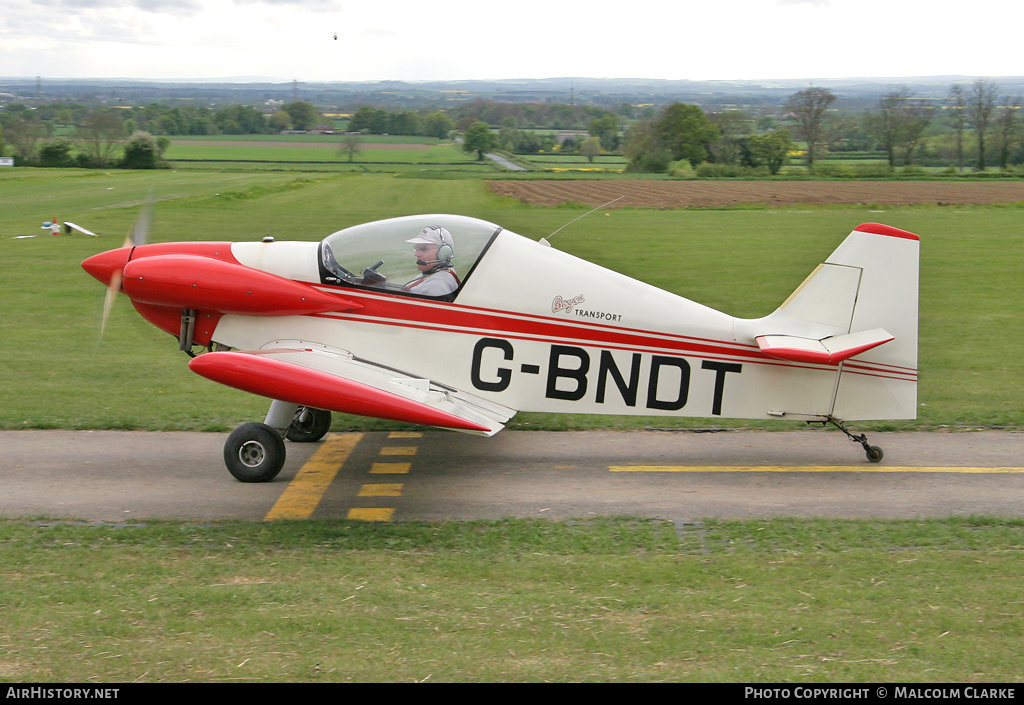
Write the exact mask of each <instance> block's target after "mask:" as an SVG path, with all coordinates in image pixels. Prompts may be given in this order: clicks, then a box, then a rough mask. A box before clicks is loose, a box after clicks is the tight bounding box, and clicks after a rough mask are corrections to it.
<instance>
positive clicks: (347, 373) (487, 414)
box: [188, 340, 516, 436]
mask: <svg viewBox="0 0 1024 705" xmlns="http://www.w3.org/2000/svg"><path fill="white" fill-rule="evenodd" d="M188 366H189V368H190V369H191V370H192V371H193V372H195V373H197V374H199V375H201V376H203V377H206V378H207V379H210V380H213V381H214V382H219V383H220V384H224V385H227V386H229V387H234V388H235V389H241V390H243V391H246V392H251V393H253V394H259V395H260V396H264V397H269V398H271V399H278V400H281V401H286V402H291V403H294V404H302V405H303V406H310V407H313V408H317V409H325V410H328V411H338V412H341V413H346V414H358V415H360V416H374V417H378V418H383V419H392V420H395V421H406V422H410V423H416V424H424V425H427V426H439V427H441V428H447V429H451V430H455V431H463V432H466V433H474V434H478V435H485V436H492V435H494V434H495V433H497V432H498V431H500V430H501V429H502V428H504V424H505V422H506V421H508V420H509V419H510V418H512V416H514V415H515V413H516V410H515V409H510V408H508V407H505V406H501V405H500V404H495V403H493V402H490V401H487V400H484V399H481V398H479V397H476V396H474V395H471V394H467V393H465V392H461V391H459V390H457V389H453V388H451V387H448V386H445V385H441V384H437V383H435V382H431V381H430V380H427V379H421V378H417V377H415V376H413V375H409V374H405V373H403V372H399V371H396V370H391V369H388V368H385V367H381V366H379V365H374V364H372V363H370V362H367V361H365V360H358V359H356V358H355V357H353V356H352V355H351V354H350V353H348V352H346V351H344V350H338V349H335V348H329V347H327V346H325V345H320V344H317V343H308V342H303V341H297V340H291V341H277V342H275V343H272V344H270V345H268V346H266V347H265V348H264V349H262V350H258V351H251V352H234V351H232V352H226V351H225V352H211V353H206V354H204V355H200V356H198V357H196V358H194V359H193V360H192V361H191V362H189V365H188Z"/></svg>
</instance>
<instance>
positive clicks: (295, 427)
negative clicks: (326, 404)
mask: <svg viewBox="0 0 1024 705" xmlns="http://www.w3.org/2000/svg"><path fill="white" fill-rule="evenodd" d="M330 430H331V412H329V411H324V410H323V409H314V408H313V407H310V406H300V407H299V408H298V409H296V410H295V418H294V419H292V425H291V426H289V427H288V430H287V431H285V434H284V437H285V438H287V439H288V440H289V441H294V442H296V443H312V442H314V441H319V440H320V439H321V438H323V437H324V436H325V435H326V434H327V432H328V431H330Z"/></svg>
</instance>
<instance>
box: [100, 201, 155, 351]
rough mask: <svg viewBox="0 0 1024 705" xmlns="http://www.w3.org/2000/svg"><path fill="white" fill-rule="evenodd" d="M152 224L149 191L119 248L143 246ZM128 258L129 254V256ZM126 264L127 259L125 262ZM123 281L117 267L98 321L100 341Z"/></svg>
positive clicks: (151, 202)
mask: <svg viewBox="0 0 1024 705" xmlns="http://www.w3.org/2000/svg"><path fill="white" fill-rule="evenodd" d="M152 222H153V192H152V191H150V193H149V197H148V198H147V199H146V202H145V203H144V204H143V206H142V208H141V209H140V210H139V213H138V215H136V216H135V222H134V223H132V227H131V229H130V230H129V231H128V236H127V237H126V238H125V239H124V244H123V245H122V246H121V248H122V249H124V248H127V247H137V246H139V245H145V244H146V241H147V240H149V229H150V225H151V224H152ZM129 257H130V254H129ZM125 264H127V259H126V260H125ZM123 279H124V266H123V265H122V266H121V267H117V268H115V269H114V271H113V273H112V274H111V276H110V283H109V284H108V285H107V294H106V296H105V297H104V300H103V317H102V319H101V320H100V340H102V339H103V332H104V331H105V330H106V328H107V319H108V318H110V309H111V308H113V306H114V298H115V297H116V296H117V293H118V292H119V291H120V290H121V281H122V280H123Z"/></svg>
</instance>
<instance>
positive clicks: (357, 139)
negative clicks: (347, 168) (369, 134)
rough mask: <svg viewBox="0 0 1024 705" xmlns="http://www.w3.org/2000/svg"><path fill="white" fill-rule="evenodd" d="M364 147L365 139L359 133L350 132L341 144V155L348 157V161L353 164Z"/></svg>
mask: <svg viewBox="0 0 1024 705" xmlns="http://www.w3.org/2000/svg"><path fill="white" fill-rule="evenodd" d="M362 147H363V138H362V136H360V134H359V133H358V132H348V133H346V134H345V137H343V138H342V140H341V144H340V145H339V146H338V154H339V155H345V154H347V155H348V161H349V163H351V162H352V161H353V160H354V159H355V156H356V152H358V151H359V150H360V149H362Z"/></svg>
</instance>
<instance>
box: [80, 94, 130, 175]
mask: <svg viewBox="0 0 1024 705" xmlns="http://www.w3.org/2000/svg"><path fill="white" fill-rule="evenodd" d="M77 133H78V137H79V138H80V139H81V140H82V142H83V143H84V144H85V152H86V154H87V155H88V156H89V159H90V161H91V162H92V165H93V166H97V167H105V166H107V165H108V164H109V163H110V161H111V157H113V155H114V151H115V150H116V149H117V146H118V145H119V144H120V143H121V140H123V139H124V124H123V123H122V121H121V115H120V114H119V113H118V111H117V110H116V109H113V108H111V109H108V110H96V111H94V112H93V114H92V115H91V116H90V117H89V118H88V119H87V120H86V121H85V123H84V124H83V125H82V126H80V127H79V128H78V130H77Z"/></svg>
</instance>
